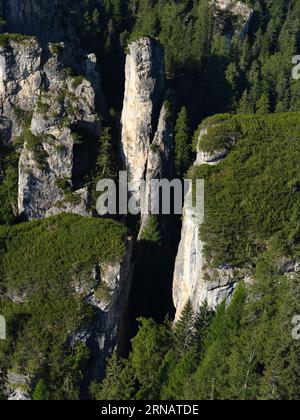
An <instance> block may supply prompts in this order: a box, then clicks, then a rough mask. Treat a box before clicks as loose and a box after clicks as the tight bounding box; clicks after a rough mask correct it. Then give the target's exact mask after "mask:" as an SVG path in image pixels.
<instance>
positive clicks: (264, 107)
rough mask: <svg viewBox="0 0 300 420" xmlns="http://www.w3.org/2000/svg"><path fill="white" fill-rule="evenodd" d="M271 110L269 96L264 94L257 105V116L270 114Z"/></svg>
mask: <svg viewBox="0 0 300 420" xmlns="http://www.w3.org/2000/svg"><path fill="white" fill-rule="evenodd" d="M270 110H271V105H270V99H269V96H268V95H266V94H263V95H262V96H261V97H260V99H259V101H258V102H257V103H256V113H257V114H262V115H264V114H268V113H269V112H270Z"/></svg>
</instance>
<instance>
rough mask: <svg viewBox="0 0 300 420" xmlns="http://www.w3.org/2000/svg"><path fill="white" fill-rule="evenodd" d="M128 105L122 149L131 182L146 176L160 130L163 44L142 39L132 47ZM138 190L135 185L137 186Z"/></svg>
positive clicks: (126, 96)
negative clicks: (152, 144)
mask: <svg viewBox="0 0 300 420" xmlns="http://www.w3.org/2000/svg"><path fill="white" fill-rule="evenodd" d="M125 76H126V82H125V97H124V106H123V112H122V118H121V127H122V138H121V149H122V156H123V160H124V164H125V166H126V168H127V169H128V171H129V177H130V181H132V183H133V184H132V185H133V186H134V182H136V183H137V189H138V183H139V181H140V180H141V179H144V177H145V175H146V164H147V160H148V155H149V151H150V146H151V143H152V142H153V139H154V136H155V132H156V131H157V126H158V120H159V114H160V110H161V107H162V102H163V97H164V90H165V76H164V52H163V48H162V46H161V45H159V44H158V43H156V42H155V41H152V40H150V39H148V38H141V39H139V40H137V41H136V42H133V43H132V44H131V45H130V46H129V53H128V54H127V59H126V71H125ZM133 189H134V188H133Z"/></svg>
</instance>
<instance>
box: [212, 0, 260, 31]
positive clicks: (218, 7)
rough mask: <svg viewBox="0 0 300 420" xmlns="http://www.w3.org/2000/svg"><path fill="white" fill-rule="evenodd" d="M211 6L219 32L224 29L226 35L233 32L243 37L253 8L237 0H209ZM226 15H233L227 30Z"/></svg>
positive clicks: (247, 28)
mask: <svg viewBox="0 0 300 420" xmlns="http://www.w3.org/2000/svg"><path fill="white" fill-rule="evenodd" d="M211 4H212V6H213V11H214V15H215V17H216V28H217V29H218V30H219V32H223V31H224V30H225V31H226V32H227V35H230V36H231V35H233V33H232V31H233V32H234V33H237V34H239V37H240V38H241V39H242V38H244V36H245V34H246V33H247V32H248V30H249V26H250V23H251V20H252V16H253V10H252V9H251V8H250V7H249V6H248V5H247V4H245V3H243V2H241V1H238V0H211ZM228 15H231V16H233V17H234V18H235V19H232V22H231V26H232V28H231V30H230V32H228V28H227V25H226V19H227V18H228Z"/></svg>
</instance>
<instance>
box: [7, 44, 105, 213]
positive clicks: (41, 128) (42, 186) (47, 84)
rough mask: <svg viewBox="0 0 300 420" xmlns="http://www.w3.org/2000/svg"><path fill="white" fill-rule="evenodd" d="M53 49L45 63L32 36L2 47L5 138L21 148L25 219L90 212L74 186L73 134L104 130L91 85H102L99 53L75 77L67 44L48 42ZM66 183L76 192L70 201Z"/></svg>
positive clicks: (21, 199)
mask: <svg viewBox="0 0 300 420" xmlns="http://www.w3.org/2000/svg"><path fill="white" fill-rule="evenodd" d="M49 50H50V56H49V58H48V60H47V61H46V62H45V63H43V59H42V57H43V48H42V47H41V46H40V44H39V42H38V41H37V40H36V39H35V38H33V37H24V36H18V37H17V38H16V39H13V38H12V37H9V36H8V38H7V40H6V42H5V44H4V45H2V46H1V47H0V113H1V117H2V121H3V131H5V132H6V141H7V142H16V141H17V143H18V147H19V148H20V149H21V157H20V163H19V192H18V207H19V213H20V214H22V215H24V216H25V218H26V219H36V218H42V217H45V216H46V215H48V214H57V213H58V212H59V211H68V212H71V213H79V214H87V201H88V200H87V197H86V195H87V191H86V190H85V191H79V192H77V191H75V190H74V188H73V185H72V178H73V177H74V173H76V170H77V168H76V167H75V166H74V165H75V164H74V160H75V159H74V139H75V137H74V135H75V134H76V132H77V131H78V130H81V131H82V130H84V131H85V133H87V136H89V135H90V136H99V135H100V132H101V126H100V120H99V117H98V115H97V113H96V109H95V96H96V92H95V90H94V88H93V86H92V84H94V83H93V82H95V85H97V84H98V85H99V78H97V74H96V70H95V68H94V67H93V66H92V64H93V63H94V65H95V57H92V56H88V57H86V60H85V61H83V63H84V64H83V66H82V76H78V77H73V76H70V75H68V74H67V72H66V70H65V62H66V61H67V57H68V55H69V52H68V51H65V45H64V44H63V43H61V44H59V45H54V44H49ZM87 77H89V78H90V79H91V81H90V80H87ZM99 88H100V87H99ZM100 89H101V88H100ZM8 127H10V130H8ZM5 128H6V130H4V129H5ZM83 140H84V139H83ZM66 183H68V184H69V190H70V192H73V193H74V195H72V194H69V199H68V200H66V197H65V196H66V191H64V190H63V184H66ZM70 201H71V204H73V205H71V206H70V205H69V204H70Z"/></svg>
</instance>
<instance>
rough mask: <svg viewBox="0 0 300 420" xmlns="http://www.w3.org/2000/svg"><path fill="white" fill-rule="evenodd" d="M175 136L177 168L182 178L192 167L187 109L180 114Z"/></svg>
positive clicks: (183, 109)
mask: <svg viewBox="0 0 300 420" xmlns="http://www.w3.org/2000/svg"><path fill="white" fill-rule="evenodd" d="M175 131H176V136H175V168H176V172H177V174H178V175H179V176H180V177H182V176H183V175H184V174H185V172H186V171H187V170H188V168H189V165H190V148H191V146H190V141H189V140H190V131H189V121H188V113H187V109H186V108H185V107H183V108H182V109H181V111H180V113H179V114H178V118H177V122H176V129H175Z"/></svg>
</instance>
